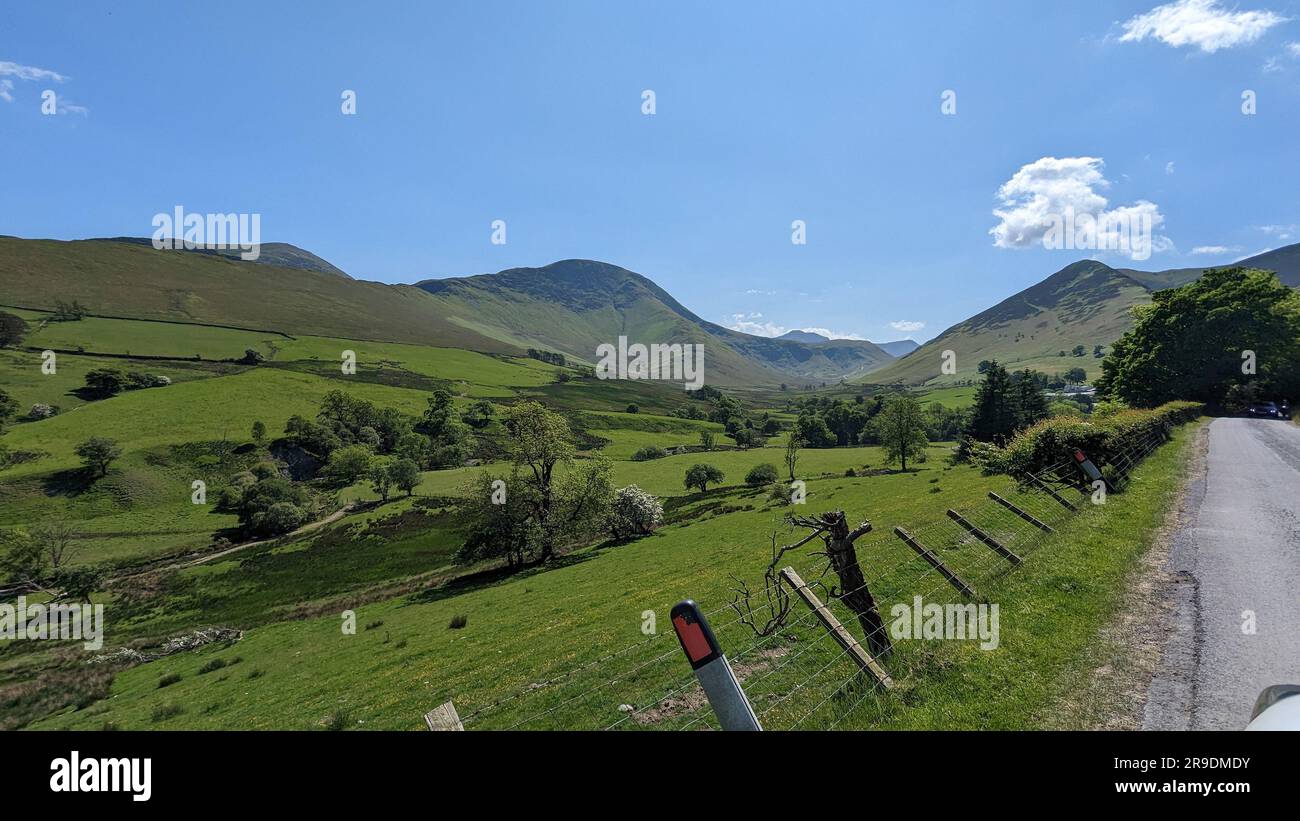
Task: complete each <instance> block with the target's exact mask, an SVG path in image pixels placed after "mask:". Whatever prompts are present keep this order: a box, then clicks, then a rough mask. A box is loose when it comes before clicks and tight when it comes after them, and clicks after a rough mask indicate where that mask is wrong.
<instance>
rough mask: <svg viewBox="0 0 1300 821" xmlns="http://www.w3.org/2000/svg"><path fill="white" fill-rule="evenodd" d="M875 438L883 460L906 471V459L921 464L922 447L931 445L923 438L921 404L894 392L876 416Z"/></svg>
mask: <svg viewBox="0 0 1300 821" xmlns="http://www.w3.org/2000/svg"><path fill="white" fill-rule="evenodd" d="M874 423H875V425H876V432H877V435H878V436H879V437H880V444H881V445H883V446H884V448H885V458H886V461H888V462H890V463H893V462H900V463H901V469H902V470H907V460H908V459H913V460H914V461H918V462H919V461H924V459H925V448H926V445H928V444H929V443H930V442H929V440H928V439H926V438H925V413H924V412H923V411H922V410H921V403H920V402H917V401H916V400H915V399H913V398H912V397H911V396H909V395H907V394H905V393H896V394H894V395H893V396H890V397H889V398H888V399H886V400H885V406H884V408H883V409H882V410H881V411H880V413H879V414H878V415H877V416H876V418H875V420H874Z"/></svg>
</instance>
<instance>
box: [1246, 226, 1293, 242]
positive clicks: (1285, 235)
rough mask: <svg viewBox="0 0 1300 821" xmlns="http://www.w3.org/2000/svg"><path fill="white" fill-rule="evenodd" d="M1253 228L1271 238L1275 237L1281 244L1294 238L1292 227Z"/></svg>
mask: <svg viewBox="0 0 1300 821" xmlns="http://www.w3.org/2000/svg"><path fill="white" fill-rule="evenodd" d="M1255 228H1256V229H1257V230H1260V231H1263V232H1264V233H1265V234H1268V235H1269V236H1271V237H1277V238H1278V239H1279V240H1280V241H1282V242H1286V241H1287V240H1289V239H1291V237H1293V236H1295V231H1296V226H1294V225H1257V226H1255Z"/></svg>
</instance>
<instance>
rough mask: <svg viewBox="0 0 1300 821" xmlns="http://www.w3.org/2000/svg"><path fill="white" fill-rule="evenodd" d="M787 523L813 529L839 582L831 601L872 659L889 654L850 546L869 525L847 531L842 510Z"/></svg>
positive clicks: (884, 633) (889, 646)
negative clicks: (842, 608)
mask: <svg viewBox="0 0 1300 821" xmlns="http://www.w3.org/2000/svg"><path fill="white" fill-rule="evenodd" d="M786 518H787V520H788V521H789V522H790V523H791V524H793V525H796V526H798V527H808V528H813V532H814V535H819V536H821V537H822V542H823V543H825V545H826V556H827V558H828V559H830V563H831V569H832V570H834V571H835V575H836V576H838V577H839V579H840V590H839V592H838V593H837V592H836V591H835V590H834V589H833V588H832V589H831V593H830V594H831V596H832V598H837V599H839V600H840V601H842V602H844V604H845V605H847V606H848V608H849V609H850V610H852V611H853V613H854V615H856V616H857V617H858V624H859V625H861V626H862V633H863V635H864V636H865V637H866V639H867V647H868V648H869V649H870V651H871V654H872V655H873V656H875V657H876V658H884V657H885V656H887V655H889V653H890V651H891V650H892V649H893V645H892V644H891V643H890V641H889V633H888V632H887V631H886V630H885V623H884V621H883V620H882V619H881V618H880V611H878V610H877V609H876V600H875V598H874V597H873V596H872V595H871V590H870V589H868V588H867V580H866V578H865V577H864V576H863V575H862V566H861V565H859V564H858V552H857V550H856V549H854V547H853V543H854V542H856V541H857V540H858V539H860V538H861V537H863V536H865V535H866V534H868V533H870V532H871V522H863V523H862V524H860V525H858V526H857V527H855V528H853V529H852V530H849V523H848V520H847V519H846V518H845V517H844V511H842V510H833V511H830V512H828V513H823V514H821V515H820V516H815V517H810V516H788V517H786Z"/></svg>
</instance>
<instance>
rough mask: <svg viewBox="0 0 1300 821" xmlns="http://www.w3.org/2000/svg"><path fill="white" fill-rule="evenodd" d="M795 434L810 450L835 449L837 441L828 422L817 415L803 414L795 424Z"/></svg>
mask: <svg viewBox="0 0 1300 821" xmlns="http://www.w3.org/2000/svg"><path fill="white" fill-rule="evenodd" d="M794 433H795V435H796V436H798V437H799V440H800V441H801V442H803V444H804V446H805V447H810V448H833V447H835V443H836V441H837V440H836V437H835V434H834V433H832V432H831V429H830V426H828V425H827V424H826V420H825V419H822V418H821V417H820V416H818V415H816V414H815V413H805V414H801V415H800V416H799V419H798V421H796V422H795V424H794Z"/></svg>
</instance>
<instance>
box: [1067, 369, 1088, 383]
mask: <svg viewBox="0 0 1300 821" xmlns="http://www.w3.org/2000/svg"><path fill="white" fill-rule="evenodd" d="M1062 378H1063V379H1065V381H1066V382H1067V383H1069V384H1071V385H1082V384H1083V383H1084V382H1087V381H1088V372H1087V371H1085V370H1084V369H1083V368H1070V369H1069V370H1068V371H1066V372H1065V373H1064V374H1062Z"/></svg>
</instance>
